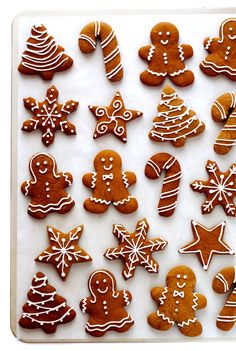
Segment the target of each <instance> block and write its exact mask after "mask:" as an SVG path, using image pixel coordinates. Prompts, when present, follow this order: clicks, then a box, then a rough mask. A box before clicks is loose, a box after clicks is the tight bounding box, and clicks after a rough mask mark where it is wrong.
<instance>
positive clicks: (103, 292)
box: [98, 286, 108, 294]
mask: <svg viewBox="0 0 236 351" xmlns="http://www.w3.org/2000/svg"><path fill="white" fill-rule="evenodd" d="M107 290H108V286H107V287H106V289H105V290H102V289H99V288H98V292H100V294H106V292H107Z"/></svg>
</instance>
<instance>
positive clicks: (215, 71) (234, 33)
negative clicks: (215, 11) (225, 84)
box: [200, 18, 236, 81]
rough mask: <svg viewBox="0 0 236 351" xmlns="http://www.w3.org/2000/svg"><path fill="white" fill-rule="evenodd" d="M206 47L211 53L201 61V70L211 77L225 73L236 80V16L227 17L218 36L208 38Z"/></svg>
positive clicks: (205, 41)
mask: <svg viewBox="0 0 236 351" xmlns="http://www.w3.org/2000/svg"><path fill="white" fill-rule="evenodd" d="M204 47H205V49H206V50H207V51H208V52H209V55H208V56H207V57H206V58H205V59H204V60H203V61H202V62H201V63H200V68H201V70H202V71H203V72H204V73H205V74H207V75H208V76H210V77H215V76H217V75H219V74H224V75H225V76H226V77H227V78H229V79H231V80H234V81H235V80H236V62H235V55H236V18H228V19H226V20H225V21H224V22H223V23H222V24H221V26H220V31H219V37H218V38H206V39H205V40H204Z"/></svg>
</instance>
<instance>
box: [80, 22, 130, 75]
mask: <svg viewBox="0 0 236 351" xmlns="http://www.w3.org/2000/svg"><path fill="white" fill-rule="evenodd" d="M97 38H99V40H100V41H101V47H102V53H103V59H104V65H105V70H106V76H107V79H108V80H110V81H111V82H118V81H120V80H121V79H122V78H123V64H122V61H121V57H120V49H119V45H118V41H117V38H116V35H115V32H114V30H113V28H112V27H111V26H110V25H109V24H107V23H104V22H98V21H95V22H91V23H88V24H86V26H84V28H83V29H82V30H81V32H80V36H79V40H78V44H79V48H80V50H81V51H82V52H83V53H84V54H91V53H92V52H94V51H95V49H96V45H97V43H96V41H97Z"/></svg>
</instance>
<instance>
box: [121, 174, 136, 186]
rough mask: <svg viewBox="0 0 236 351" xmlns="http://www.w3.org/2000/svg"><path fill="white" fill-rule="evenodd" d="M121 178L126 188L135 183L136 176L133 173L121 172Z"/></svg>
mask: <svg viewBox="0 0 236 351" xmlns="http://www.w3.org/2000/svg"><path fill="white" fill-rule="evenodd" d="M122 178H123V181H124V183H125V186H126V188H128V187H129V186H131V185H133V184H135V183H136V175H135V174H134V173H133V172H126V171H124V172H122Z"/></svg>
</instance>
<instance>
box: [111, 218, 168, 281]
mask: <svg viewBox="0 0 236 351" xmlns="http://www.w3.org/2000/svg"><path fill="white" fill-rule="evenodd" d="M148 230H149V224H148V222H147V220H146V219H145V218H144V219H142V220H140V221H138V223H137V226H136V229H135V232H134V233H129V232H128V231H127V230H126V229H125V228H124V227H123V225H120V224H114V226H113V234H114V235H115V237H116V238H117V239H118V240H119V246H117V247H115V248H112V249H108V250H107V251H106V252H105V254H104V256H105V257H106V258H108V259H109V260H114V259H122V260H123V262H124V269H123V272H122V275H123V277H124V278H125V279H126V280H128V279H129V278H131V277H133V276H134V274H135V270H136V267H137V266H142V267H144V268H145V269H146V270H147V271H148V272H149V273H158V267H159V265H158V263H157V262H156V261H155V260H154V259H153V258H152V256H151V255H152V252H155V251H161V250H164V248H165V247H166V245H167V241H165V240H163V239H160V238H155V239H147V233H148Z"/></svg>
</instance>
